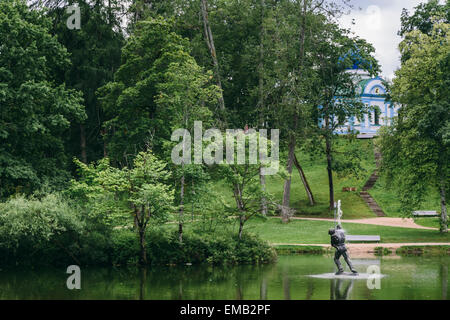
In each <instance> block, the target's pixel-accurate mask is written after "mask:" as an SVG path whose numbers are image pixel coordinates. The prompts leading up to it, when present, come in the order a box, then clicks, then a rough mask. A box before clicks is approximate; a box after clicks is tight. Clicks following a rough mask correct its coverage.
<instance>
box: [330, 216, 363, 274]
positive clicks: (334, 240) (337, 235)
mask: <svg viewBox="0 0 450 320" xmlns="http://www.w3.org/2000/svg"><path fill="white" fill-rule="evenodd" d="M328 234H329V235H330V236H331V246H332V247H333V248H335V249H336V253H335V254H334V263H336V266H337V267H338V271H337V272H336V275H340V274H342V273H344V268H342V265H341V262H340V261H339V258H340V257H341V256H343V257H344V260H345V262H346V263H347V265H348V267H349V268H350V270H351V271H352V273H353V274H354V275H358V272H357V271H356V270H355V269H353V266H352V263H351V261H350V258H349V256H348V254H347V248H346V247H345V234H344V230H342V227H341V225H339V224H338V225H337V226H336V228H335V229H330V230H328Z"/></svg>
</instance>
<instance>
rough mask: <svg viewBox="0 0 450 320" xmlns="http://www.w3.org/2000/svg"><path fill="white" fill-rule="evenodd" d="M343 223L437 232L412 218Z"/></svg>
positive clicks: (348, 221)
mask: <svg viewBox="0 0 450 320" xmlns="http://www.w3.org/2000/svg"><path fill="white" fill-rule="evenodd" d="M291 219H293V220H313V221H332V222H334V219H327V218H303V217H292V218H291ZM341 222H342V223H343V224H344V223H360V224H371V225H377V226H385V227H398V228H411V229H426V230H438V228H432V227H424V226H421V225H418V224H416V223H415V222H414V219H412V218H388V217H378V218H366V219H352V220H345V219H344V220H341Z"/></svg>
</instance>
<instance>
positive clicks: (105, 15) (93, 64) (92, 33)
mask: <svg viewBox="0 0 450 320" xmlns="http://www.w3.org/2000/svg"><path fill="white" fill-rule="evenodd" d="M65 2H67V3H66V4H72V1H65ZM76 4H77V5H78V7H79V8H80V15H81V30H70V29H68V28H67V26H66V20H67V18H68V16H69V14H67V13H66V12H65V10H66V7H65V6H62V4H61V2H60V1H59V0H53V1H50V0H48V1H46V6H47V7H49V8H50V10H49V11H48V15H49V16H50V17H51V18H52V20H53V27H52V33H53V34H55V35H57V37H58V40H59V42H60V43H61V44H63V45H64V46H65V47H66V48H67V51H68V52H69V53H70V60H71V62H72V63H71V66H70V68H67V69H65V70H62V72H61V74H60V81H62V82H65V83H66V85H67V86H68V87H69V88H73V89H76V90H79V91H81V92H83V99H84V104H85V107H86V114H87V118H86V119H85V121H82V122H81V123H73V124H72V125H71V130H70V133H71V134H70V139H69V141H68V143H67V150H68V152H70V153H71V155H76V156H78V157H80V159H81V160H82V161H83V162H84V163H87V162H88V161H95V160H98V159H100V158H102V157H103V156H106V153H107V150H106V146H105V143H104V142H105V141H104V140H103V138H102V130H103V128H102V127H103V122H104V121H105V120H106V119H105V115H104V113H103V110H102V109H101V107H100V103H99V101H98V99H97V96H96V94H95V93H96V91H97V89H98V88H99V87H101V86H103V85H105V84H106V83H107V82H109V81H112V80H113V75H114V72H115V71H116V70H117V68H118V67H119V65H120V51H121V47H122V45H123V43H124V37H123V34H122V32H121V28H120V21H119V17H118V16H119V13H120V12H119V8H118V6H119V5H118V1H117V0H109V1H108V2H107V3H105V1H103V0H80V1H76Z"/></svg>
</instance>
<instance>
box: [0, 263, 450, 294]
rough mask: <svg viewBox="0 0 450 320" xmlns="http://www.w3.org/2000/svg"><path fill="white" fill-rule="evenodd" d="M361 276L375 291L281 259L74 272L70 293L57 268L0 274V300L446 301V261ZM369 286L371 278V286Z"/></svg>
mask: <svg viewBox="0 0 450 320" xmlns="http://www.w3.org/2000/svg"><path fill="white" fill-rule="evenodd" d="M354 264H355V268H356V269H357V270H358V271H359V272H361V273H363V272H366V270H367V268H368V267H369V265H378V266H379V267H380V270H381V273H382V274H383V275H385V276H384V277H383V278H382V279H380V288H379V289H369V288H368V285H367V280H358V279H354V280H353V279H352V280H338V279H321V278H313V277H310V276H311V275H317V274H322V273H330V272H334V271H335V266H334V264H333V260H332V258H331V257H326V256H307V255H299V256H280V257H279V259H278V262H277V263H275V264H271V265H264V266H238V267H211V266H206V265H197V266H177V267H158V268H150V269H147V270H145V271H144V270H138V269H135V268H81V290H69V289H67V287H66V279H67V277H68V276H69V275H68V274H66V270H65V269H64V268H63V269H40V270H33V271H30V270H7V271H6V270H2V271H0V299H192V300H196V299H200V300H201V299H275V300H278V299H292V300H308V299H311V300H318V299H321V300H323V299H327V300H328V299H353V300H360V299H375V300H377V299H384V300H386V299H387V300H398V299H402V300H416V299H423V300H428V299H435V300H436V299H437V300H441V299H445V300H446V299H449V298H450V291H449V288H450V286H449V277H448V270H449V264H450V257H431V258H427V257H398V256H393V257H383V258H379V259H375V258H374V259H354ZM372 281H373V280H372Z"/></svg>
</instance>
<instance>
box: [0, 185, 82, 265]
mask: <svg viewBox="0 0 450 320" xmlns="http://www.w3.org/2000/svg"><path fill="white" fill-rule="evenodd" d="M84 229H85V223H84V221H83V220H82V217H81V216H80V213H79V211H78V210H77V209H76V208H74V207H72V206H70V205H69V204H68V203H67V202H66V201H65V200H64V199H63V198H62V197H61V196H60V195H58V194H50V195H47V196H45V197H43V198H42V199H37V198H34V197H31V198H26V197H24V196H21V195H20V196H16V197H14V198H11V199H9V200H8V201H6V202H2V203H0V251H1V252H2V253H3V257H4V261H3V263H4V264H7V263H14V262H16V261H17V263H21V264H26V263H36V264H38V263H40V262H43V261H45V259H48V260H49V261H50V262H54V263H58V262H59V263H60V262H61V261H71V262H74V260H73V256H72V255H71V254H68V252H73V250H74V249H76V247H77V244H76V242H77V239H78V238H79V237H80V235H81V234H82V233H83V231H84Z"/></svg>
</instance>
